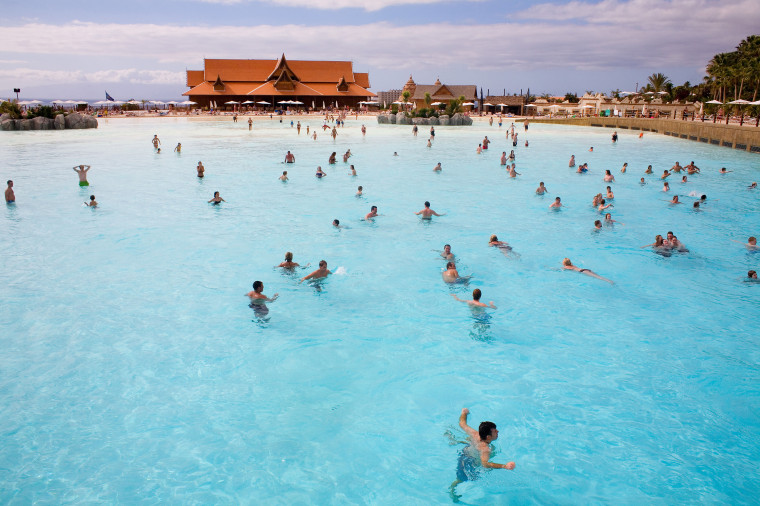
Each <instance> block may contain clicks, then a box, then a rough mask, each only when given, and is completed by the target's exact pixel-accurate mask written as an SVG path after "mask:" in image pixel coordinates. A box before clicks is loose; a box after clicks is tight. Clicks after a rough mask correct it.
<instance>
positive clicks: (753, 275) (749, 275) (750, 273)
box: [747, 271, 757, 281]
mask: <svg viewBox="0 0 760 506" xmlns="http://www.w3.org/2000/svg"><path fill="white" fill-rule="evenodd" d="M747 280H748V281H757V272H755V271H747Z"/></svg>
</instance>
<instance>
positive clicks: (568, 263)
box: [562, 258, 615, 285]
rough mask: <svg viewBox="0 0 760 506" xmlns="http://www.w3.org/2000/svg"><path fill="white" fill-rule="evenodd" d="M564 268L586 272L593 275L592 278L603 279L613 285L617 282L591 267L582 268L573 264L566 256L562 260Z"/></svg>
mask: <svg viewBox="0 0 760 506" xmlns="http://www.w3.org/2000/svg"><path fill="white" fill-rule="evenodd" d="M562 268H563V269H565V270H569V271H575V272H580V273H581V274H585V275H586V276H591V277H592V278H596V279H601V280H602V281H606V282H608V283H609V284H611V285H613V284H615V283H614V282H613V281H612V280H609V279H607V278H604V277H602V276H600V275H599V274H597V273H595V272H594V271H592V270H591V269H581V268H580V267H576V266H575V265H573V262H571V261H570V259H569V258H564V259H563V260H562Z"/></svg>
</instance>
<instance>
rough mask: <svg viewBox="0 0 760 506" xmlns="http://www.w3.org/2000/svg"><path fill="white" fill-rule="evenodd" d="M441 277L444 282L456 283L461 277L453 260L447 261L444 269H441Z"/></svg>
mask: <svg viewBox="0 0 760 506" xmlns="http://www.w3.org/2000/svg"><path fill="white" fill-rule="evenodd" d="M442 277H443V281H444V282H446V283H456V282H457V281H459V280H460V279H462V278H460V277H459V271H457V267H456V265H455V264H454V262H448V263H447V264H446V270H445V271H443V274H442Z"/></svg>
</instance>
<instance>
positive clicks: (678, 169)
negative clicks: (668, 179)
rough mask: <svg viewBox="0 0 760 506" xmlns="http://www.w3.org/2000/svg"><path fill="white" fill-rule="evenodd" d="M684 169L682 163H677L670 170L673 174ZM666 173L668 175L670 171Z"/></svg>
mask: <svg viewBox="0 0 760 506" xmlns="http://www.w3.org/2000/svg"><path fill="white" fill-rule="evenodd" d="M692 163H693V162H692ZM682 169H683V167H681V164H680V163H678V162H676V164H675V165H673V166H672V167H671V168H670V170H671V171H672V172H681V170H682ZM665 172H666V173H667V172H668V171H667V170H666V171H665Z"/></svg>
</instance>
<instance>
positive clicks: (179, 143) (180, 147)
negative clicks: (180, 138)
mask: <svg viewBox="0 0 760 506" xmlns="http://www.w3.org/2000/svg"><path fill="white" fill-rule="evenodd" d="M174 152H175V153H182V143H181V142H178V143H177V146H176V147H175V148H174Z"/></svg>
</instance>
